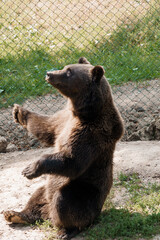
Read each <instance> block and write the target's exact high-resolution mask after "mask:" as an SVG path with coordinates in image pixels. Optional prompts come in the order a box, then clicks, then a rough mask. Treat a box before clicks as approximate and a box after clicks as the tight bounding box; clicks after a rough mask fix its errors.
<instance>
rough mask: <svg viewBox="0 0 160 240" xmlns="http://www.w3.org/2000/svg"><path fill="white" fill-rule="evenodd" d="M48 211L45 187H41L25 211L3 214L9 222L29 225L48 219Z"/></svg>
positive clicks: (5, 212)
mask: <svg viewBox="0 0 160 240" xmlns="http://www.w3.org/2000/svg"><path fill="white" fill-rule="evenodd" d="M47 209H48V203H47V200H46V197H45V187H41V188H39V189H37V191H36V192H35V193H34V194H33V195H32V197H31V198H30V199H29V201H28V203H27V205H26V207H25V208H24V210H23V211H21V212H16V211H4V212H3V214H4V217H5V219H6V221H8V222H11V223H22V224H27V223H34V222H36V221H38V220H39V221H42V220H45V219H48V211H47Z"/></svg>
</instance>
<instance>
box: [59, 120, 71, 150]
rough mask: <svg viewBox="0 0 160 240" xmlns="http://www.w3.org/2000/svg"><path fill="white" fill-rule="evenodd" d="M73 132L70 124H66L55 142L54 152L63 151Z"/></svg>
mask: <svg viewBox="0 0 160 240" xmlns="http://www.w3.org/2000/svg"><path fill="white" fill-rule="evenodd" d="M72 132H73V127H72V126H71V124H69V125H68V124H66V125H65V126H64V128H63V129H62V131H61V132H60V134H59V135H58V136H57V138H56V141H55V152H60V151H63V150H64V151H65V150H66V148H67V147H68V145H69V142H70V138H71V135H72Z"/></svg>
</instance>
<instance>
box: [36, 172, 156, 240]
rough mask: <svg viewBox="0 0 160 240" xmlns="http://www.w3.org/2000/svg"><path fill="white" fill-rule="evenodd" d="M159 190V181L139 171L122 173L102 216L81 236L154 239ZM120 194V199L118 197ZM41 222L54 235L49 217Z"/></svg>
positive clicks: (98, 239)
mask: <svg viewBox="0 0 160 240" xmlns="http://www.w3.org/2000/svg"><path fill="white" fill-rule="evenodd" d="M159 190H160V185H157V184H151V183H148V184H144V183H142V181H141V180H140V178H139V176H138V175H137V174H136V173H135V174H132V175H130V176H127V175H124V174H120V176H119V178H118V179H117V180H116V181H115V182H114V185H113V188H112V191H111V193H110V196H109V197H108V199H107V201H106V202H105V205H104V208H103V212H102V214H101V216H100V217H99V219H97V221H96V222H95V224H94V225H93V226H91V227H90V228H89V229H87V230H86V231H85V232H83V233H82V234H81V237H82V238H83V239H85V240H104V239H106V240H107V239H116V240H118V239H120V240H135V239H151V238H152V237H153V236H155V235H156V234H160V209H159V205H160V192H159ZM117 196H118V197H119V196H121V199H120V198H118V199H116V197H117ZM38 226H39V227H40V228H41V229H43V230H44V231H45V232H47V233H46V239H47V240H50V239H54V238H53V236H55V232H56V229H54V230H52V228H51V225H50V223H49V222H48V221H46V222H44V224H43V225H38ZM48 232H49V234H48ZM46 239H45V240H46Z"/></svg>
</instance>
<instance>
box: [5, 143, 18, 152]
mask: <svg viewBox="0 0 160 240" xmlns="http://www.w3.org/2000/svg"><path fill="white" fill-rule="evenodd" d="M17 150H18V148H17V146H16V145H15V144H12V143H9V144H8V146H7V149H6V151H7V152H14V151H17Z"/></svg>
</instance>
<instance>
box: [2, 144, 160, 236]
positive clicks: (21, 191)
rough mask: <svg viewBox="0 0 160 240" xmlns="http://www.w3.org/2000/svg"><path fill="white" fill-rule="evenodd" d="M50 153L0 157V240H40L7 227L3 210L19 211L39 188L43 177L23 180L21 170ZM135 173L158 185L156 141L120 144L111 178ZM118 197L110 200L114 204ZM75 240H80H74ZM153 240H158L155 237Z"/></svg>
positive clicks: (27, 230)
mask: <svg viewBox="0 0 160 240" xmlns="http://www.w3.org/2000/svg"><path fill="white" fill-rule="evenodd" d="M49 152H52V148H44V149H37V150H28V151H25V152H21V151H15V152H10V153H1V154H0V172H1V175H0V199H1V205H0V223H1V224H0V239H1V240H43V239H44V237H45V235H44V232H43V231H41V230H40V229H38V228H35V227H31V226H16V225H12V226H11V225H9V224H8V223H6V222H5V220H4V218H3V215H2V211H3V210H11V209H14V210H21V209H22V208H23V207H24V205H25V204H26V202H27V200H28V199H29V198H30V196H31V194H32V193H33V192H34V191H35V189H37V188H38V187H39V186H41V185H43V184H44V182H45V180H46V176H42V177H40V178H37V179H34V180H27V179H26V178H24V177H23V176H22V175H21V172H22V170H23V168H24V167H25V166H26V165H27V164H28V163H29V162H31V161H34V160H35V159H36V158H37V157H38V156H39V155H41V154H44V153H49ZM120 172H123V173H125V174H129V173H133V172H134V173H135V172H136V173H138V174H139V175H140V177H141V179H143V180H144V181H147V182H149V181H150V182H157V183H160V141H137V142H120V143H118V144H117V147H116V151H115V155H114V178H116V176H117V175H118V174H119V173H120ZM116 199H117V200H118V201H121V196H114V201H116ZM76 239H77V240H78V239H80V238H76ZM154 239H155V240H158V239H160V237H159V238H158V236H157V237H155V238H154Z"/></svg>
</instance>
